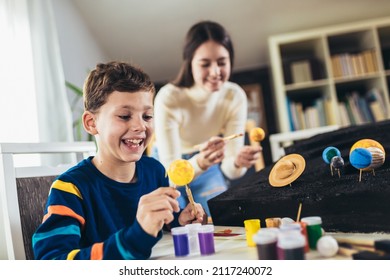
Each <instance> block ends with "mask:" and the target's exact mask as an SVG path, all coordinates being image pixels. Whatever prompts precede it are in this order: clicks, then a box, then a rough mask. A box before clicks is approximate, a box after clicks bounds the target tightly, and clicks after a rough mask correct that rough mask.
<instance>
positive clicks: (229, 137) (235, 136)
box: [223, 133, 244, 141]
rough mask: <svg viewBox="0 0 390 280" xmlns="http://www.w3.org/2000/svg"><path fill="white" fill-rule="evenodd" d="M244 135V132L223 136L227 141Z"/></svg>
mask: <svg viewBox="0 0 390 280" xmlns="http://www.w3.org/2000/svg"><path fill="white" fill-rule="evenodd" d="M241 136H244V133H238V134H232V135H230V136H226V137H224V138H223V140H224V141H229V140H232V139H235V138H238V137H241Z"/></svg>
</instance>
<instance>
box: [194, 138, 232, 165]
mask: <svg viewBox="0 0 390 280" xmlns="http://www.w3.org/2000/svg"><path fill="white" fill-rule="evenodd" d="M224 157H225V141H224V139H223V138H222V137H217V136H213V137H211V138H210V140H209V141H207V142H206V143H204V144H202V145H201V147H200V149H199V154H198V155H197V159H196V160H197V163H198V165H199V167H200V168H201V169H202V170H207V169H208V168H209V167H211V166H212V165H214V164H218V163H220V162H221V161H222V160H223V159H224Z"/></svg>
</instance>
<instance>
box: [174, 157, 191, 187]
mask: <svg viewBox="0 0 390 280" xmlns="http://www.w3.org/2000/svg"><path fill="white" fill-rule="evenodd" d="M167 173H168V176H169V179H171V181H172V182H173V183H174V184H175V185H177V186H185V185H187V184H189V183H190V182H191V181H192V179H194V176H195V170H194V167H193V166H192V165H191V163H190V162H189V161H187V160H185V159H177V160H175V161H173V162H172V163H171V165H170V166H169V168H168V171H167Z"/></svg>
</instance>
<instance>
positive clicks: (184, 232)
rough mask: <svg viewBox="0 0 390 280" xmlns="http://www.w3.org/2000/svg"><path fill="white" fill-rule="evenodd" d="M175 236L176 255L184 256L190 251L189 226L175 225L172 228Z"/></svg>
mask: <svg viewBox="0 0 390 280" xmlns="http://www.w3.org/2000/svg"><path fill="white" fill-rule="evenodd" d="M171 234H172V237H173V246H174V248H175V256H176V257H183V256H187V255H188V254H189V253H190V246H189V241H188V228H186V227H175V228H172V229H171Z"/></svg>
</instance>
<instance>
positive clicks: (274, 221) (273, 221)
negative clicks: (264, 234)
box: [265, 218, 282, 228]
mask: <svg viewBox="0 0 390 280" xmlns="http://www.w3.org/2000/svg"><path fill="white" fill-rule="evenodd" d="M281 222H282V219H281V218H266V219H265V225H266V227H267V228H272V227H274V228H278V227H279V226H280V224H281Z"/></svg>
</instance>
